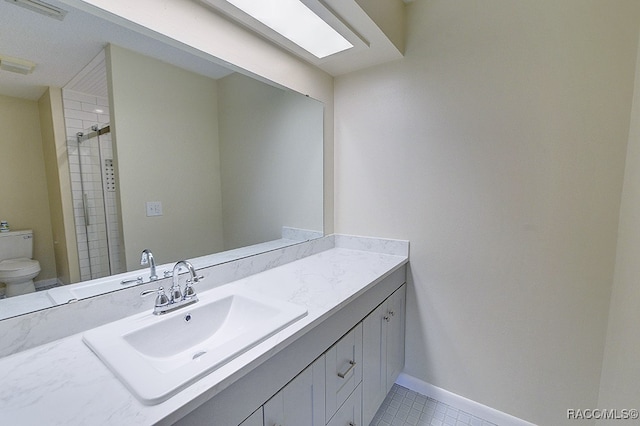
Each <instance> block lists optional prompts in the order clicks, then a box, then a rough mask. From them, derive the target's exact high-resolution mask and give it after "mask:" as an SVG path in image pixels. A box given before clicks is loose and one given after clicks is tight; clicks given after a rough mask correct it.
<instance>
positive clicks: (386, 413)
mask: <svg viewBox="0 0 640 426" xmlns="http://www.w3.org/2000/svg"><path fill="white" fill-rule="evenodd" d="M370 426H496V425H495V424H494V423H491V422H488V421H486V420H483V419H480V418H478V417H475V416H472V415H471V414H469V413H465V412H464V411H462V410H458V409H457V408H455V407H452V406H450V405H447V404H444V403H442V402H439V401H436V400H435V399H432V398H429V397H426V396H424V395H420V394H419V393H416V392H414V391H411V390H409V389H407V388H404V387H402V386H399V385H396V384H394V385H393V387H392V388H391V391H390V392H389V394H388V395H387V397H386V398H385V400H384V402H383V403H382V406H381V407H380V409H379V410H378V412H377V413H376V415H375V417H374V418H373V421H372V422H371V425H370Z"/></svg>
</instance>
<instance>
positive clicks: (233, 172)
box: [218, 73, 323, 250]
mask: <svg viewBox="0 0 640 426" xmlns="http://www.w3.org/2000/svg"><path fill="white" fill-rule="evenodd" d="M218 114H219V115H218V122H219V126H220V132H219V135H220V158H221V159H222V161H221V172H222V205H223V228H224V249H225V250H229V249H234V248H238V247H244V246H247V245H250V244H257V243H260V242H264V241H269V240H276V239H279V238H281V235H282V226H288V227H293V228H299V229H309V230H316V231H320V232H322V178H321V176H322V117H323V106H322V104H321V103H320V102H318V101H316V100H313V99H310V98H307V97H304V96H301V95H300V94H299V93H295V92H292V91H289V90H282V89H279V88H275V87H272V86H269V85H267V84H265V83H263V82H260V81H257V80H254V79H252V78H250V77H247V76H244V75H242V74H238V73H235V74H231V75H229V76H227V77H224V78H222V79H220V80H218Z"/></svg>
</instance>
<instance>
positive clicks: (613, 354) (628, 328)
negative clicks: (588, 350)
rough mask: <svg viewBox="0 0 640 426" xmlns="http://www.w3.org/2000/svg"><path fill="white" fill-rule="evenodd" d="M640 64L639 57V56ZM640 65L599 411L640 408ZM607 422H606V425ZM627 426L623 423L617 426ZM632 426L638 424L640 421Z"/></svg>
mask: <svg viewBox="0 0 640 426" xmlns="http://www.w3.org/2000/svg"><path fill="white" fill-rule="evenodd" d="M638 59H639V60H640V55H639V56H638ZM639 225H640V62H639V63H638V65H637V66H636V87H635V92H634V99H633V109H632V113H631V127H630V131H629V142H628V145H627V157H626V168H625V176H624V187H623V191H622V203H621V206H620V224H619V228H618V245H617V251H616V267H615V275H614V283H613V291H612V294H611V305H610V308H609V323H608V330H607V343H606V347H605V356H604V363H603V366H602V377H601V379H600V380H601V381H600V398H599V402H598V407H602V408H618V409H622V408H636V409H637V408H638V401H640V365H639V364H638V360H640V341H639V340H638V327H639V326H640V308H639V307H640V286H638V282H639V281H640V226H639ZM603 423H604V422H603ZM618 423H620V424H626V423H624V422H618ZM606 424H608V423H606ZM628 424H637V420H633V421H629V422H628Z"/></svg>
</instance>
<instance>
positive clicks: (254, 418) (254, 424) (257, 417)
mask: <svg viewBox="0 0 640 426" xmlns="http://www.w3.org/2000/svg"><path fill="white" fill-rule="evenodd" d="M240 426H263V423H262V407H260V408H258V409H257V410H256V411H254V412H253V414H252V415H250V416H249V417H247V419H246V420H245V421H243V422H242V423H240Z"/></svg>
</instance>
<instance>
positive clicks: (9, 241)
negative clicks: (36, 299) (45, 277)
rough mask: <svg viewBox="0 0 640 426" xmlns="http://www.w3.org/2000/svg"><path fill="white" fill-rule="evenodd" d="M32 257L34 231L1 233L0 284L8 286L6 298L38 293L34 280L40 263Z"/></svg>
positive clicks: (38, 271)
mask: <svg viewBox="0 0 640 426" xmlns="http://www.w3.org/2000/svg"><path fill="white" fill-rule="evenodd" d="M32 256H33V231H31V230H27V231H12V232H0V283H4V284H5V285H6V291H5V296H6V297H12V296H18V295H20V294H27V293H33V292H34V291H36V288H35V286H34V285H33V279H34V278H35V277H36V276H37V275H38V274H39V273H40V263H39V262H38V261H37V260H33V259H31V257H32Z"/></svg>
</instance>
